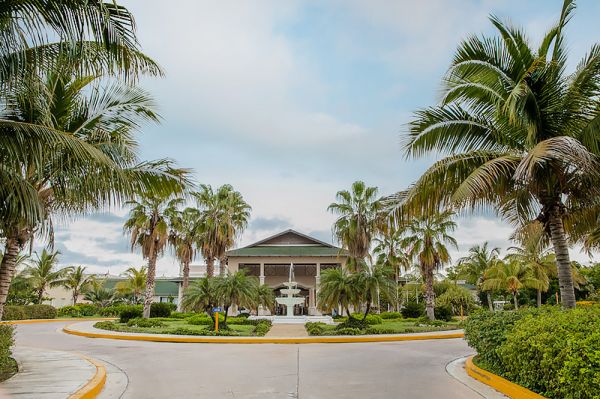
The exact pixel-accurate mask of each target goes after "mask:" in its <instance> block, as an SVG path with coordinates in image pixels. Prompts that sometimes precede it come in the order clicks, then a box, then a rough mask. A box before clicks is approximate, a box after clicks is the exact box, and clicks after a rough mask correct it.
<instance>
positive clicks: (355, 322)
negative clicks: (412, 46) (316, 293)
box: [335, 317, 367, 330]
mask: <svg viewBox="0 0 600 399" xmlns="http://www.w3.org/2000/svg"><path fill="white" fill-rule="evenodd" d="M366 327H367V323H366V322H365V321H364V320H362V318H361V319H357V318H350V317H349V318H348V319H347V320H346V321H344V322H343V323H340V324H338V325H337V326H336V327H335V328H336V330H343V329H345V328H358V329H363V328H366Z"/></svg>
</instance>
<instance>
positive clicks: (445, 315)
mask: <svg viewBox="0 0 600 399" xmlns="http://www.w3.org/2000/svg"><path fill="white" fill-rule="evenodd" d="M433 313H434V315H435V318H436V319H437V320H443V321H451V320H452V308H451V307H450V306H448V305H443V306H436V307H435V308H434V309H433Z"/></svg>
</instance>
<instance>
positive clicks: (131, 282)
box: [115, 266, 148, 303]
mask: <svg viewBox="0 0 600 399" xmlns="http://www.w3.org/2000/svg"><path fill="white" fill-rule="evenodd" d="M147 271H148V268H147V267H146V266H142V267H140V269H139V270H138V269H136V268H135V267H130V268H128V269H127V270H125V272H124V273H123V276H125V277H126V278H127V279H126V280H125V281H119V282H118V283H117V284H115V291H117V293H119V295H122V296H125V295H131V297H132V299H133V303H138V301H139V299H140V298H141V297H142V294H143V293H144V291H145V290H146V278H147V276H148V272H147Z"/></svg>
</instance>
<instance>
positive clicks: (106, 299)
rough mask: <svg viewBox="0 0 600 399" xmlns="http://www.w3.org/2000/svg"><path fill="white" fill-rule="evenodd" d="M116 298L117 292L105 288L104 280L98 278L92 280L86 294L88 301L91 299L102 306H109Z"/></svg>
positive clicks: (85, 297)
mask: <svg viewBox="0 0 600 399" xmlns="http://www.w3.org/2000/svg"><path fill="white" fill-rule="evenodd" d="M114 298H115V292H114V291H113V290H110V289H107V288H104V281H103V280H100V279H96V278H94V279H92V280H91V281H90V288H89V289H88V290H87V291H86V293H85V296H84V299H85V300H86V301H90V302H92V303H93V304H94V305H98V306H100V307H101V308H105V307H107V306H109V305H110V304H111V302H112V301H113V299H114Z"/></svg>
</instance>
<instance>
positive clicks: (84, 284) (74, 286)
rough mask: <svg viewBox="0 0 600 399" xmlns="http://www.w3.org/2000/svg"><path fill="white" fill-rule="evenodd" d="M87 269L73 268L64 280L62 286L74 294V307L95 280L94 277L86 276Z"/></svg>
mask: <svg viewBox="0 0 600 399" xmlns="http://www.w3.org/2000/svg"><path fill="white" fill-rule="evenodd" d="M85 269H86V268H85V267H82V266H77V267H71V268H70V269H69V271H68V272H67V273H66V275H65V276H64V279H63V280H62V286H63V287H65V288H66V289H68V290H70V291H71V293H72V296H71V297H72V298H73V306H75V305H77V298H79V295H80V294H81V293H85V291H86V290H87V289H88V288H90V287H91V285H92V284H91V283H92V280H93V279H94V277H93V276H91V275H86V274H85Z"/></svg>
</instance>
